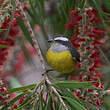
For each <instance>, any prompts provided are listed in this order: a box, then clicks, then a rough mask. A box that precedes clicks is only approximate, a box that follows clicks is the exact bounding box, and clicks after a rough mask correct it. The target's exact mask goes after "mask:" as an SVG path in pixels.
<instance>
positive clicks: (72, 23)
mask: <svg viewBox="0 0 110 110" xmlns="http://www.w3.org/2000/svg"><path fill="white" fill-rule="evenodd" d="M78 24H79V23H78V22H70V23H68V24H66V25H65V28H66V29H71V28H73V27H74V26H76V25H78Z"/></svg>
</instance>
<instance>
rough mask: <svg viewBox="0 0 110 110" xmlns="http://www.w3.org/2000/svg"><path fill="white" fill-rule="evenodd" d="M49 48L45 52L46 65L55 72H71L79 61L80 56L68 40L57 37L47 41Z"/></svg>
mask: <svg viewBox="0 0 110 110" xmlns="http://www.w3.org/2000/svg"><path fill="white" fill-rule="evenodd" d="M48 42H50V44H51V46H50V48H49V49H48V51H47V54H46V58H47V62H48V64H49V65H50V66H51V67H52V68H53V69H54V70H56V71H57V72H61V73H69V72H72V71H73V70H74V69H75V67H76V64H77V61H80V54H79V53H78V52H77V50H76V48H75V47H74V46H73V45H72V43H71V42H70V41H69V40H68V38H66V37H64V36H61V35H57V36H55V38H53V39H50V40H48Z"/></svg>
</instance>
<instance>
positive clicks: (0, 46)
mask: <svg viewBox="0 0 110 110" xmlns="http://www.w3.org/2000/svg"><path fill="white" fill-rule="evenodd" d="M8 47H9V46H7V45H2V44H0V48H8Z"/></svg>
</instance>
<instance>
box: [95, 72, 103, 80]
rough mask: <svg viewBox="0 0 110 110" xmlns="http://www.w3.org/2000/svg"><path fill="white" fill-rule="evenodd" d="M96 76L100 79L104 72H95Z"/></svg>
mask: <svg viewBox="0 0 110 110" xmlns="http://www.w3.org/2000/svg"><path fill="white" fill-rule="evenodd" d="M95 77H97V78H100V79H102V78H103V76H102V74H101V73H95Z"/></svg>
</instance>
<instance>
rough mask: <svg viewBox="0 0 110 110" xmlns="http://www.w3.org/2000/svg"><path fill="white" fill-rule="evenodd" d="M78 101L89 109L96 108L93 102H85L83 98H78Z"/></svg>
mask: <svg viewBox="0 0 110 110" xmlns="http://www.w3.org/2000/svg"><path fill="white" fill-rule="evenodd" d="M80 101H81V103H82V104H83V105H84V106H86V107H88V108H89V109H90V110H97V108H96V106H94V105H93V104H90V103H89V102H86V101H84V100H80Z"/></svg>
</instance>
